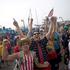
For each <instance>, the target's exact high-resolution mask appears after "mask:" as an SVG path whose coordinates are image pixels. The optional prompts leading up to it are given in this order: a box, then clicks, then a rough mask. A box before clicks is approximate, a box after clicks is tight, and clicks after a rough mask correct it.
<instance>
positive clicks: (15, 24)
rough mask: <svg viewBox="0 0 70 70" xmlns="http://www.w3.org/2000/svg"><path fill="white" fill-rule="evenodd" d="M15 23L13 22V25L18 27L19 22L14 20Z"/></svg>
mask: <svg viewBox="0 0 70 70" xmlns="http://www.w3.org/2000/svg"><path fill="white" fill-rule="evenodd" d="M13 20H14V22H13V25H14V26H16V27H18V22H17V21H16V20H15V19H14V18H13Z"/></svg>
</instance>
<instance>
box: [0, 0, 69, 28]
mask: <svg viewBox="0 0 70 70" xmlns="http://www.w3.org/2000/svg"><path fill="white" fill-rule="evenodd" d="M52 8H54V16H57V17H62V18H63V19H64V20H70V0H0V27H1V26H5V27H11V28H12V29H15V27H14V26H13V18H15V19H16V20H17V21H18V23H19V26H20V27H21V26H23V23H22V22H21V19H24V23H25V25H26V26H28V22H27V20H28V16H29V11H30V9H31V13H32V17H33V19H34V22H33V25H35V24H42V22H43V19H44V18H45V16H47V15H48V13H49V11H50V10H51V9H52ZM60 20H61V19H60Z"/></svg>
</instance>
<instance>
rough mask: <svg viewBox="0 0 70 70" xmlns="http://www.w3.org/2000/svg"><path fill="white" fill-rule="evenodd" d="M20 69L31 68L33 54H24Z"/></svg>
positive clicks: (27, 69) (29, 69)
mask: <svg viewBox="0 0 70 70" xmlns="http://www.w3.org/2000/svg"><path fill="white" fill-rule="evenodd" d="M20 70H33V55H32V54H31V55H30V56H27V55H24V57H23V62H22V64H21V67H20Z"/></svg>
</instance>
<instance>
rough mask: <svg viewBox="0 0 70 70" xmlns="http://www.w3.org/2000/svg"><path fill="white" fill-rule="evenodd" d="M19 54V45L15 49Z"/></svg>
mask: <svg viewBox="0 0 70 70" xmlns="http://www.w3.org/2000/svg"><path fill="white" fill-rule="evenodd" d="M17 52H19V46H18V45H17V46H15V48H14V53H17Z"/></svg>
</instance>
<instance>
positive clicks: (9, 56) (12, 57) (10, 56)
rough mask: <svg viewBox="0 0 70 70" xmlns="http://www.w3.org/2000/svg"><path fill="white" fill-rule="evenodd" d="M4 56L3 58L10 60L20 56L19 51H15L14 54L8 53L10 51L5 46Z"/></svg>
mask: <svg viewBox="0 0 70 70" xmlns="http://www.w3.org/2000/svg"><path fill="white" fill-rule="evenodd" d="M3 51H4V52H3V56H2V59H3V60H5V61H6V60H8V61H12V60H14V59H16V58H17V57H18V53H13V54H12V55H8V51H7V49H6V47H5V46H4V48H3Z"/></svg>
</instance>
